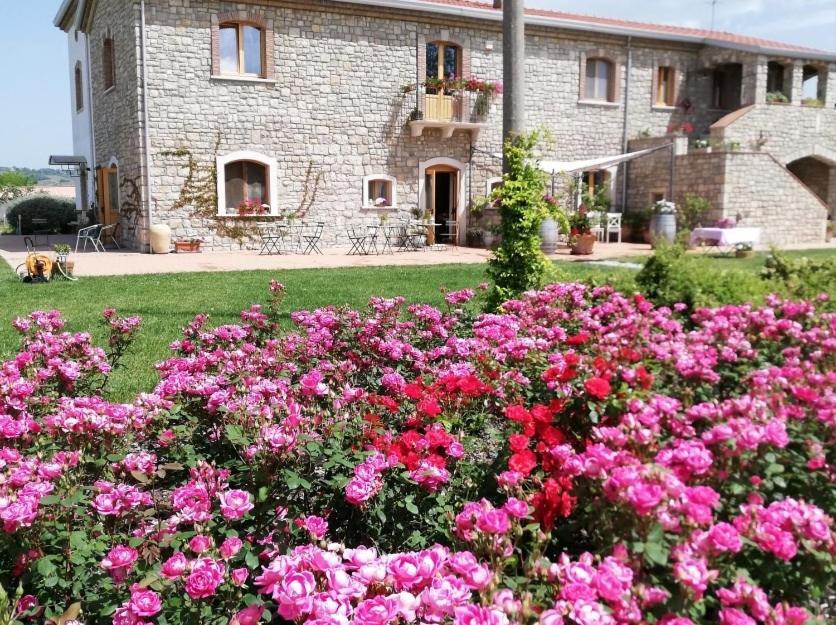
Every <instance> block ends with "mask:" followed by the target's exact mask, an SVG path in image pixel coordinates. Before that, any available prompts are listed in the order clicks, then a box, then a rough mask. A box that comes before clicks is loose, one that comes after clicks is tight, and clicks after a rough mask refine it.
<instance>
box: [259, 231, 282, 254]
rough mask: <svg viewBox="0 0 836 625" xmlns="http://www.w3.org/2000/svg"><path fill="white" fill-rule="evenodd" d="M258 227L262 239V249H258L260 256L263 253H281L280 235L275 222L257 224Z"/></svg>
mask: <svg viewBox="0 0 836 625" xmlns="http://www.w3.org/2000/svg"><path fill="white" fill-rule="evenodd" d="M255 227H256V228H257V229H258V236H259V238H260V239H261V249H260V250H259V251H258V254H259V256H260V255H262V254H268V255H269V254H278V253H279V248H278V245H279V240H280V239H279V236H278V234H277V233H276V229H275V227H274V226H273V224H264V223H262V224H256V226H255Z"/></svg>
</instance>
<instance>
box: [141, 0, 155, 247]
mask: <svg viewBox="0 0 836 625" xmlns="http://www.w3.org/2000/svg"><path fill="white" fill-rule="evenodd" d="M139 14H140V31H141V32H140V48H141V52H142V58H141V61H140V62H141V63H142V125H143V135H144V139H143V143H144V145H143V148H144V149H143V160H144V161H145V162H144V163H143V166H144V168H145V215H146V224H147V226H146V227H147V229H148V230H147V232H148V251H149V253H150V251H151V226H152V225H153V223H154V220H153V217H152V215H151V211H152V207H153V205H154V204H153V200H152V198H151V129H150V126H149V123H148V65H147V63H146V61H147V54H148V41H147V39H146V36H145V0H140V3H139Z"/></svg>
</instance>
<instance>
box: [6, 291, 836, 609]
mask: <svg viewBox="0 0 836 625" xmlns="http://www.w3.org/2000/svg"><path fill="white" fill-rule="evenodd" d="M272 289H273V293H274V294H275V295H274V298H273V299H272V300H271V302H270V305H269V307H268V308H266V309H262V308H261V307H260V306H253V307H251V308H250V309H248V310H245V311H243V312H242V313H241V322H240V323H239V324H230V325H224V326H220V327H214V328H213V327H210V326H209V325H208V323H207V317H206V315H199V316H198V317H196V318H195V320H194V321H193V322H192V323H190V324H189V326H188V327H187V328H185V329H184V332H183V337H182V339H181V340H179V341H177V342H175V343H174V344H173V345H172V350H173V355H172V357H171V358H170V359H169V360H167V361H166V362H164V363H161V364H160V365H159V366H158V371H159V374H160V381H159V384H158V385H157V387H156V388H155V389H154V391H153V392H152V393H148V394H142V395H140V396H139V397H137V398H136V400H135V401H134V402H133V403H132V404H124V405H123V404H113V403H111V402H108V401H107V400H105V399H104V398H103V395H102V387H103V385H104V384H106V380H107V374H108V372H109V371H110V368H111V367H112V366H113V363H114V362H117V361H118V359H119V357H120V356H121V355H122V354H124V352H125V350H126V349H127V348H128V346H129V345H130V342H131V340H132V338H133V337H134V333H135V331H136V330H137V328H138V327H139V320H138V319H136V318H120V317H119V316H117V315H116V314H115V313H114V312H113V311H106V314H105V319H106V321H107V326H108V328H109V335H110V339H109V341H108V349H107V350H103V349H100V348H98V347H96V346H95V345H93V344H92V342H91V338H90V335H88V334H84V333H77V334H72V333H68V332H64V331H63V321H62V320H61V319H60V316H59V314H58V313H57V312H50V313H44V312H36V313H32V315H30V316H29V317H27V318H21V319H18V320H16V321H15V323H14V325H15V327H16V328H17V329H18V331H19V332H20V333H21V335H22V342H21V348H20V353H19V354H17V355H16V356H15V357H14V358H12V359H11V360H9V361H7V362H5V363H2V366H0V440H2V446H0V520H2V525H1V526H0V585H2V586H3V588H5V589H7V591H8V593H9V594H11V593H12V592H14V591H13V590H12V589H16V588H20V589H21V590H20V592H18V593H17V594H15V595H14V597H12V598H10V599H9V598H4V597H5V593H0V618H2V619H6V620H14V621H20V622H30V621H31V622H46V621H51V622H55V623H65V624H66V623H67V622H68V621H70V620H80V621H82V622H84V623H89V624H91V625H92V624H93V623H109V622H113V623H116V624H117V625H127V624H133V625H136V624H138V623H150V622H154V623H158V624H161V625H166V624H170V625H187V624H188V625H190V624H193V623H204V624H206V625H227V624H228V623H231V624H232V625H236V624H237V625H254V624H255V623H258V622H259V621H260V620H264V621H265V622H276V623H295V624H297V625H304V624H308V625H314V624H315V625H340V624H346V623H361V624H366V625H384V624H388V625H395V624H399V625H407V624H417V623H436V624H439V625H441V624H445V625H449V624H451V623H452V624H454V625H510V624H511V623H513V624H514V625H536V624H539V625H558V624H562V625H589V624H592V623H596V624H598V625H628V624H634V623H653V624H655V625H709V624H714V623H721V624H723V625H731V624H733V623H749V624H751V623H764V624H768V625H796V624H801V623H806V622H810V616H811V615H810V614H809V612H808V610H809V611H811V612H820V611H821V609H822V608H821V606H822V604H823V603H825V602H827V601H828V600H830V597H829V584H830V582H831V580H832V579H833V573H834V553H836V538H834V532H833V519H832V518H831V517H830V516H828V514H827V511H830V510H833V509H836V490H834V489H833V488H832V471H833V466H834V462H836V458H834V455H833V445H832V441H833V436H834V426H836V423H834V418H833V401H834V391H833V389H834V385H833V373H832V372H833V370H834V365H836V334H834V333H835V332H836V325H834V323H833V316H832V315H830V314H826V313H822V312H821V311H820V310H818V309H817V307H816V305H815V304H814V303H812V302H806V301H783V300H780V299H778V298H776V297H770V298H769V299H768V302H767V306H766V307H765V308H761V309H759V308H753V307H752V306H748V305H744V306H731V305H729V306H723V307H720V308H716V309H711V308H706V309H700V310H698V311H696V312H695V313H694V314H693V315H692V316H691V317H690V318H686V317H684V316H682V315H681V314H680V313H679V312H678V309H679V307H675V309H670V308H656V307H654V306H653V305H652V304H651V303H649V302H648V301H647V299H645V298H644V297H642V296H622V295H620V294H619V293H617V292H615V291H613V289H612V288H609V287H598V288H589V287H586V286H584V285H580V284H554V285H550V286H548V287H546V288H544V289H542V290H540V291H536V292H531V293H527V294H525V295H524V296H522V297H521V298H520V299H519V300H512V301H508V302H505V303H504V304H503V306H502V310H503V311H504V312H503V313H502V314H484V315H480V316H478V317H474V316H473V315H472V314H471V313H470V312H469V308H468V307H469V306H470V305H471V304H469V301H470V300H471V299H472V298H473V297H474V292H473V291H472V290H469V289H468V290H464V291H458V292H453V293H448V294H447V295H446V300H447V307H446V308H445V309H444V310H441V309H436V308H433V307H430V306H425V305H413V306H410V307H408V308H404V303H403V300H402V299H401V298H395V299H382V298H373V299H372V301H371V302H370V306H369V309H368V310H367V311H365V312H361V311H355V310H346V309H336V308H325V309H321V310H317V311H300V312H295V313H292V315H291V317H292V320H293V321H294V324H295V328H294V330H293V331H291V332H289V333H286V334H283V333H280V332H279V331H278V327H277V325H276V323H275V322H276V319H278V317H279V313H280V308H279V304H280V295H281V292H282V288H281V286H280V285H278V284H273V285H272ZM686 323H687V324H688V326H689V327H686ZM434 541H438V544H432V542H434ZM24 593H26V594H24ZM830 594H832V593H830ZM9 606H11V610H9ZM9 614H11V617H8V616H7V615H9ZM59 615H60V616H59ZM231 617H232V618H231Z"/></svg>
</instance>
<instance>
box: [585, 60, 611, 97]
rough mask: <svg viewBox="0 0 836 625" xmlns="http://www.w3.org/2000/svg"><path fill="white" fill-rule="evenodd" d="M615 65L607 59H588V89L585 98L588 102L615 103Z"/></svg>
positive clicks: (586, 88)
mask: <svg viewBox="0 0 836 625" xmlns="http://www.w3.org/2000/svg"><path fill="white" fill-rule="evenodd" d="M613 74H614V72H613V64H612V62H611V61H608V60H607V59H594V58H593V59H587V61H586V87H585V89H584V97H585V98H586V99H587V100H603V101H605V102H614V101H615V86H614V85H615V81H614V79H613Z"/></svg>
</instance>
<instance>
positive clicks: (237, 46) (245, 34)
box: [218, 22, 265, 78]
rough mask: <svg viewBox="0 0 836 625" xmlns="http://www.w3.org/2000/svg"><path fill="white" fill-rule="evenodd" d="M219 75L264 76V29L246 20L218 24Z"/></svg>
mask: <svg viewBox="0 0 836 625" xmlns="http://www.w3.org/2000/svg"><path fill="white" fill-rule="evenodd" d="M218 37H219V43H220V46H219V47H220V71H221V75H225V76H229V75H239V76H253V77H257V78H264V76H265V73H264V68H265V62H264V56H265V37H264V29H263V28H261V27H259V26H255V25H253V24H249V23H246V22H224V23H222V24H221V25H220V26H219V33H218Z"/></svg>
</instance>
